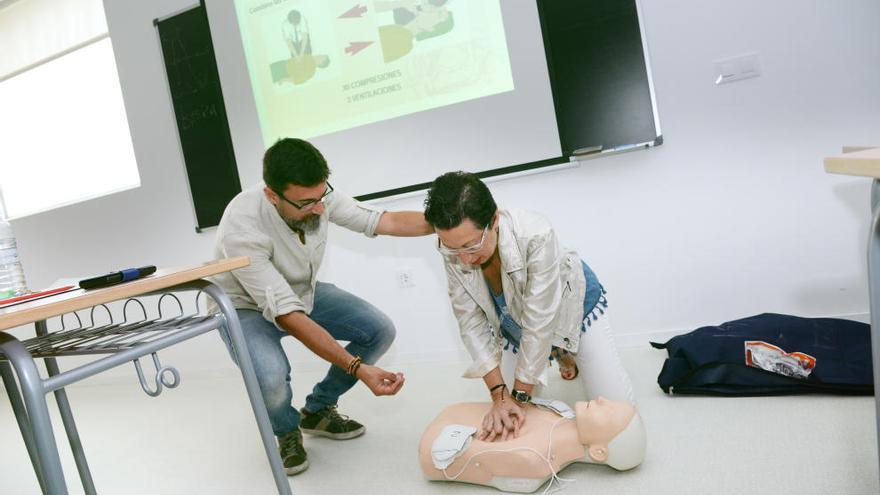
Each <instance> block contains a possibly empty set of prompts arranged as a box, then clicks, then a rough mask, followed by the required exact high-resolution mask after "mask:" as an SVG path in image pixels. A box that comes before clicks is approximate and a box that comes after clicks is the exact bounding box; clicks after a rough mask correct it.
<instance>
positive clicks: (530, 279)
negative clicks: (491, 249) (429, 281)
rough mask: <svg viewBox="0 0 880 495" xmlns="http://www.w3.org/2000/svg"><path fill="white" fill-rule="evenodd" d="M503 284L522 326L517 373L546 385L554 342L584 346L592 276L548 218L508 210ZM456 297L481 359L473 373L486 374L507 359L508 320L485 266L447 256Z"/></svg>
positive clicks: (464, 329)
mask: <svg viewBox="0 0 880 495" xmlns="http://www.w3.org/2000/svg"><path fill="white" fill-rule="evenodd" d="M498 211H499V216H498V251H499V254H500V256H501V285H502V288H503V290H504V298H505V300H506V301H507V307H508V310H509V311H510V315H511V316H512V317H513V319H514V321H516V322H517V323H518V324H519V325H520V326H521V327H522V338H521V340H520V351H519V353H518V354H517V355H518V356H519V357H518V361H517V364H516V372H515V377H516V379H517V380H520V381H521V382H523V383H529V384H536V383H543V379H542V375H543V372H544V369H545V368H546V366H547V364H548V363H549V360H548V357H549V355H550V346H551V345H554V346H558V347H561V348H563V349H569V350H576V349H577V346H578V341H579V340H580V336H581V331H580V330H581V325H582V324H583V319H584V307H583V304H584V291H585V290H586V282H585V280H584V271H583V267H582V265H581V259H580V257H579V256H578V254H577V252H575V251H573V250H571V249H566V248H563V247H561V246H560V245H559V242H558V241H557V240H556V233H555V232H554V231H553V227H552V226H551V225H550V222H549V221H548V220H547V219H546V218H545V217H543V216H541V215H539V214H537V213H533V212H530V211H525V210H519V209H500V208H499V210H498ZM444 261H445V264H446V277H447V281H448V283H449V298H450V300H451V302H452V310H453V312H454V313H455V317H456V319H457V320H458V326H459V330H460V332H461V339H462V341H463V342H464V346H465V347H466V348H467V350H468V352H469V353H470V355H471V358H472V359H473V360H474V362H473V364H472V365H471V366H470V367H469V368H468V369H467V370H466V371H465V373H464V375H463V376H464V377H466V378H481V377H483V376H484V375H485V374H486V373H488V372H490V371H492V369H494V368H495V367H497V366H498V365H499V364H500V363H501V343H502V337H501V331H500V320H499V318H498V314H497V313H496V310H495V305H494V303H493V300H492V295H491V294H490V293H489V287H488V285H487V283H486V280H485V278H484V277H483V273H482V271H481V269H480V267H479V266H473V265H467V264H465V263H463V262H462V261H461V260H460V259H458V257H457V256H444Z"/></svg>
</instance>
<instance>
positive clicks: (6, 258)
mask: <svg viewBox="0 0 880 495" xmlns="http://www.w3.org/2000/svg"><path fill="white" fill-rule="evenodd" d="M27 292H28V289H27V284H26V283H25V280H24V270H22V268H21V260H20V259H19V258H18V248H17V247H16V245H15V236H14V235H13V234H12V225H9V222H8V221H6V219H5V218H3V217H2V216H0V299H6V298H7V297H13V296H18V295H21V294H25V293H27Z"/></svg>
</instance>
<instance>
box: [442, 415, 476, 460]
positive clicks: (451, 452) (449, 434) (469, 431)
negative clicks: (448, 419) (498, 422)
mask: <svg viewBox="0 0 880 495" xmlns="http://www.w3.org/2000/svg"><path fill="white" fill-rule="evenodd" d="M476 432H477V429H476V428H474V427H473V426H464V425H447V426H446V427H445V428H443V430H442V431H441V432H440V434H438V435H437V438H435V439H434V443H432V444H431V460H433V461H434V467H436V468H437V469H446V468H447V467H449V465H450V464H452V463H453V462H455V458H456V457H458V456H459V455H460V454H461V453H462V452H464V451H465V449H467V448H468V445H470V443H471V436H472V435H473V434H474V433H476Z"/></svg>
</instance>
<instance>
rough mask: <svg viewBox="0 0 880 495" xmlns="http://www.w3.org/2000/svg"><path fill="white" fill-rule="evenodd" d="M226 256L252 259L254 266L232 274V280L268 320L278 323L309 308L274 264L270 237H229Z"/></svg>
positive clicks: (249, 233) (243, 235)
mask: <svg viewBox="0 0 880 495" xmlns="http://www.w3.org/2000/svg"><path fill="white" fill-rule="evenodd" d="M220 244H221V248H222V250H223V254H224V255H225V256H227V257H230V258H231V257H234V256H249V257H250V258H251V264H250V265H249V266H246V267H243V268H239V269H237V270H234V271H233V272H232V276H233V277H235V279H236V281H238V283H239V284H240V285H241V287H242V288H243V289H244V291H245V292H246V293H247V294H248V296H250V298H251V299H252V300H253V302H254V305H256V306H257V308H259V309H260V311H261V312H262V313H263V317H264V318H266V320H268V321H270V322H272V323H275V318H277V317H278V316H281V315H285V314H288V313H292V312H294V311H306V310H307V308H306V306H305V304H303V302H302V300H301V299H300V298H299V296H297V295H296V293H294V292H293V289H291V288H290V284H288V282H287V280H285V278H284V276H282V275H281V273H279V272H278V270H277V269H276V268H275V266H274V265H273V264H272V262H271V261H270V260H271V258H272V243H271V241H270V240H269V238H268V237H266V236H264V235H262V234H259V233H252V232H248V233H235V234H228V235H226V236H225V237H224V238H223V240H222V241H221V243H220Z"/></svg>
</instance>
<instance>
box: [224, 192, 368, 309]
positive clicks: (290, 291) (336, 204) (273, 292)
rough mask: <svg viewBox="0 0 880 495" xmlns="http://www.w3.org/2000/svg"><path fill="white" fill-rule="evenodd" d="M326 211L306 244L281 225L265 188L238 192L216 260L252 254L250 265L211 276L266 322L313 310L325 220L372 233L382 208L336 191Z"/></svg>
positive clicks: (326, 201)
mask: <svg viewBox="0 0 880 495" xmlns="http://www.w3.org/2000/svg"><path fill="white" fill-rule="evenodd" d="M324 208H325V212H324V214H322V215H321V221H320V225H319V227H318V229H317V230H316V231H315V232H312V233H309V234H306V236H305V243H302V242H301V241H300V239H299V235H298V234H297V233H295V232H294V231H292V230H291V229H290V227H288V226H287V224H286V223H284V220H282V219H281V216H280V215H279V214H278V211H277V210H276V209H275V206H273V205H272V203H270V202H269V200H268V198H266V195H265V194H264V192H263V187H262V186H260V187H258V188H254V189H249V190H247V191H243V192H241V193H240V194H238V195H237V196H236V197H235V198H233V200H232V201H231V202H230V203H229V205H228V206H227V207H226V211H225V212H224V213H223V218H222V219H221V220H220V225H219V227H218V228H217V240H216V244H215V249H214V255H215V257H217V258H230V257H234V256H250V258H251V264H250V266H246V267H244V268H239V269H238V270H235V271H232V272H229V273H222V274H220V275H215V276H214V277H212V280H213V281H214V283H216V284H217V285H219V286H220V288H221V289H223V291H224V292H226V294H227V295H228V296H229V299H230V300H231V301H232V304H233V305H234V306H235V307H236V308H238V309H253V310H257V311H260V312H262V313H263V317H264V318H266V320H268V321H270V322H273V323H274V322H275V318H276V317H277V316H280V315H285V314H288V313H291V312H294V311H302V312H304V313H306V314H309V313H311V311H312V307H313V305H314V300H315V284H316V282H317V279H316V275H317V273H318V269H319V268H320V267H321V261H322V259H323V258H324V248H325V246H326V244H327V228H328V223H329V222H333V223H335V224H336V225H339V226H341V227H345V228H347V229H349V230H353V231H355V232H361V233H363V234H366V235H367V236H369V237H374V236H375V235H376V227H377V226H378V225H379V218H380V217H381V216H382V213H383V212H384V210H382V209H380V208H376V207H374V206H371V205H367V204H364V203H360V202H358V201H355V200H354V199H352V198H351V197H349V196H346V195H344V194H342V193H340V192H338V191H333V192H332V193H331V194H330V195H328V196H327V197H326V198H324Z"/></svg>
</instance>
